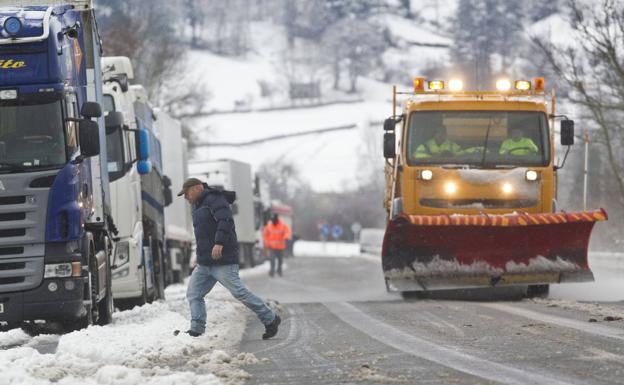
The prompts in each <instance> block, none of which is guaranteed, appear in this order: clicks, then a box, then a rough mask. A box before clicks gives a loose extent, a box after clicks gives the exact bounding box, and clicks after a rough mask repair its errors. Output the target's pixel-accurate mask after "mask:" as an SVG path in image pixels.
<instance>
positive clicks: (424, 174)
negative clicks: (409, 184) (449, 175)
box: [419, 170, 433, 180]
mask: <svg viewBox="0 0 624 385" xmlns="http://www.w3.org/2000/svg"><path fill="white" fill-rule="evenodd" d="M419 176H420V179H422V180H431V179H433V171H431V170H420V173H419Z"/></svg>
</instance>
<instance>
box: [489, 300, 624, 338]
mask: <svg viewBox="0 0 624 385" xmlns="http://www.w3.org/2000/svg"><path fill="white" fill-rule="evenodd" d="M479 305H481V306H483V307H487V308H490V309H494V310H498V311H502V312H505V313H509V314H514V315H517V316H520V317H524V318H528V319H532V320H536V321H541V322H546V323H549V324H553V325H556V326H563V327H567V328H570V329H576V330H579V331H582V332H584V333H589V334H593V335H596V336H600V337H607V338H615V339H618V340H624V330H623V329H618V328H614V327H609V326H604V325H597V324H592V323H588V322H583V321H579V320H575V319H570V318H564V317H559V316H556V315H549V314H544V313H538V312H535V311H532V310H528V309H523V308H520V307H515V306H509V305H505V304H500V303H481V304H479Z"/></svg>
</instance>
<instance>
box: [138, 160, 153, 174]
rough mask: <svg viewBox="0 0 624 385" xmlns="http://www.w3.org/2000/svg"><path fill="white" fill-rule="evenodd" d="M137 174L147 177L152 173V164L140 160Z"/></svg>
mask: <svg viewBox="0 0 624 385" xmlns="http://www.w3.org/2000/svg"><path fill="white" fill-rule="evenodd" d="M137 172H138V173H139V175H147V174H149V173H150V172H152V162H150V161H149V160H140V161H138V163H137Z"/></svg>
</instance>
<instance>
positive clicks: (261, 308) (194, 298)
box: [186, 264, 275, 333]
mask: <svg viewBox="0 0 624 385" xmlns="http://www.w3.org/2000/svg"><path fill="white" fill-rule="evenodd" d="M217 282H219V283H220V284H222V285H223V286H225V288H226V289H228V290H229V291H230V293H232V295H233V296H234V297H235V298H236V299H237V300H239V301H241V302H242V303H243V304H244V305H245V306H247V307H248V308H249V309H250V310H251V311H253V312H254V313H256V315H257V316H258V318H260V321H262V323H263V324H265V325H268V324H270V323H271V322H273V320H274V319H275V313H274V312H273V310H271V308H269V307H268V306H267V305H266V304H265V303H264V302H263V301H262V300H261V299H260V298H258V297H257V296H255V295H254V294H253V293H252V292H250V291H249V290H248V289H247V288H246V287H245V285H244V284H243V282H241V280H240V277H239V276H238V265H237V264H232V265H223V266H202V265H197V267H196V268H195V270H193V274H192V275H191V280H190V282H189V285H188V289H187V291H186V298H187V299H188V301H189V305H190V307H191V330H192V331H194V332H197V333H203V332H205V331H206V303H205V302H204V297H205V296H206V294H208V293H210V290H212V288H213V287H214V285H215V284H216V283H217Z"/></svg>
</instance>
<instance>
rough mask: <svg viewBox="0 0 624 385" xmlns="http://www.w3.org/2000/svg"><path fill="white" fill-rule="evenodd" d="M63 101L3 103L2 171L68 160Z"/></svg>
mask: <svg viewBox="0 0 624 385" xmlns="http://www.w3.org/2000/svg"><path fill="white" fill-rule="evenodd" d="M67 152H68V151H67V149H66V146H65V125H64V123H63V108H62V103H61V100H55V101H45V102H44V101H41V102H28V103H25V102H20V101H17V102H15V101H13V102H10V103H9V102H5V103H2V104H0V173H5V172H12V171H16V170H19V171H29V170H33V171H34V170H37V169H41V168H54V167H62V166H63V165H64V164H65V163H66V162H67Z"/></svg>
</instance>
